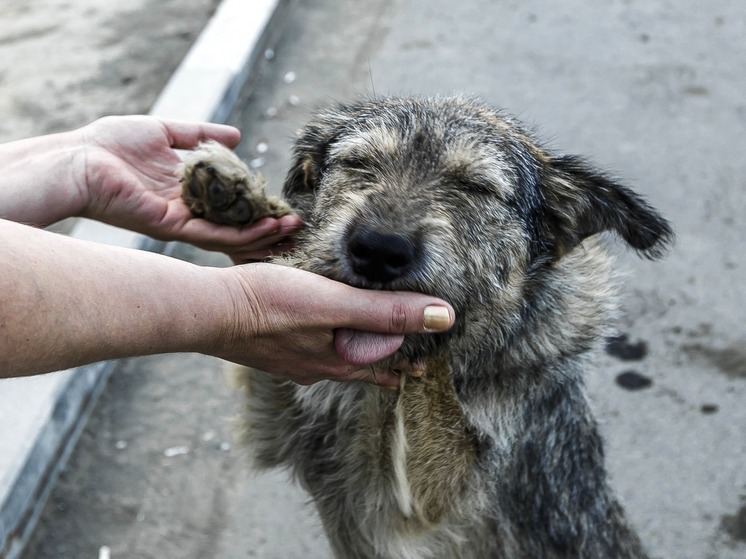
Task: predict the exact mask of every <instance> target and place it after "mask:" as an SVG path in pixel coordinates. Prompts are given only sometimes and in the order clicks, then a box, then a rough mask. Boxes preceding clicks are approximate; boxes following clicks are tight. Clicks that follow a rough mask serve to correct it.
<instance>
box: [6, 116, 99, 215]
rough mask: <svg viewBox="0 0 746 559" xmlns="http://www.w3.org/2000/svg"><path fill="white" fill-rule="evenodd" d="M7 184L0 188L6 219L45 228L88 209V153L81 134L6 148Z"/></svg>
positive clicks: (42, 139) (47, 137)
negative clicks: (86, 165) (86, 173)
mask: <svg viewBox="0 0 746 559" xmlns="http://www.w3.org/2000/svg"><path fill="white" fill-rule="evenodd" d="M0 166H2V167H3V168H4V170H5V177H6V179H7V180H6V181H4V183H3V185H2V186H1V187H0V218H3V219H8V220H10V221H16V222H21V223H26V224H29V225H35V226H38V227H43V226H46V225H49V224H51V223H54V222H56V221H59V220H61V219H64V218H66V217H71V216H74V215H79V214H80V213H81V211H82V209H83V208H84V206H85V200H86V196H87V193H86V187H85V150H84V146H83V142H82V138H81V136H80V134H79V133H78V131H73V132H62V133H58V134H50V135H47V136H40V137H37V138H29V139H26V140H19V141H16V142H10V143H8V144H4V145H2V146H0Z"/></svg>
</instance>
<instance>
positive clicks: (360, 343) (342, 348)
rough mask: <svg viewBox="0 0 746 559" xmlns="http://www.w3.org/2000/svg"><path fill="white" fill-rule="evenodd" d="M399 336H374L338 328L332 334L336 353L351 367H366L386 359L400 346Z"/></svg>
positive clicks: (400, 339) (402, 339)
mask: <svg viewBox="0 0 746 559" xmlns="http://www.w3.org/2000/svg"><path fill="white" fill-rule="evenodd" d="M403 341H404V336H402V335H400V334H375V333H372V332H362V331H360V330H350V329H349V328H340V329H339V330H337V331H336V332H335V333H334V347H335V348H336V350H337V353H338V354H339V355H340V357H342V358H343V359H344V360H345V361H347V362H348V363H350V364H351V365H367V364H370V363H375V362H376V361H380V360H381V359H383V358H385V357H388V356H389V355H391V354H392V353H394V352H395V351H396V350H397V349H399V347H400V346H401V344H402V342H403Z"/></svg>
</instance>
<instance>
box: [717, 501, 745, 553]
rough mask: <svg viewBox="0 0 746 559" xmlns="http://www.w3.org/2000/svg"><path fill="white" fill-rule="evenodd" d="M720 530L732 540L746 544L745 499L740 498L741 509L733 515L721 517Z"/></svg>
mask: <svg viewBox="0 0 746 559" xmlns="http://www.w3.org/2000/svg"><path fill="white" fill-rule="evenodd" d="M720 528H721V529H722V530H723V532H725V533H726V534H728V535H729V536H730V537H731V538H732V539H734V540H736V541H739V542H746V497H745V496H741V507H740V508H739V509H738V510H737V511H736V512H735V514H726V515H723V516H722V517H721V519H720Z"/></svg>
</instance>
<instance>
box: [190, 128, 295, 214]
mask: <svg viewBox="0 0 746 559" xmlns="http://www.w3.org/2000/svg"><path fill="white" fill-rule="evenodd" d="M179 174H180V176H181V181H182V192H181V196H182V198H183V200H184V203H185V204H186V205H187V206H188V207H189V209H190V210H191V212H192V214H194V215H195V216H197V217H202V218H204V219H207V220H208V221H212V222H213V223H219V224H221V225H235V226H242V225H248V224H250V223H253V222H254V221H256V220H258V219H260V218H262V217H265V216H270V217H281V216H283V215H288V214H291V213H292V209H291V208H290V206H288V205H287V203H285V202H284V201H283V200H281V199H279V198H277V197H276V196H270V197H267V196H266V194H265V192H264V189H265V186H266V181H265V180H264V177H262V176H261V175H259V174H255V173H252V172H251V171H250V170H249V168H248V167H247V166H246V164H245V163H244V162H243V161H241V160H240V159H239V158H238V157H237V156H236V154H235V153H233V152H232V151H231V150H229V149H228V148H226V147H225V146H223V145H222V144H219V143H217V142H205V143H202V144H200V145H199V146H198V147H197V149H196V150H194V151H193V152H191V153H190V154H189V155H188V156H187V157H186V158H185V159H184V161H183V162H182V164H181V165H180V166H179Z"/></svg>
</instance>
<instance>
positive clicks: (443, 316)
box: [422, 305, 451, 330]
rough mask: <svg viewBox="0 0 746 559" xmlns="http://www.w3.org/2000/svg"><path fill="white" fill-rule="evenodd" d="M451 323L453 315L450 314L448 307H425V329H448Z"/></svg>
mask: <svg viewBox="0 0 746 559" xmlns="http://www.w3.org/2000/svg"><path fill="white" fill-rule="evenodd" d="M450 324H451V317H450V316H449V315H448V309H447V308H445V307H438V306H436V305H430V306H429V307H425V313H424V317H423V321H422V325H423V327H424V328H425V330H446V329H448V327H449V326H450Z"/></svg>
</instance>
